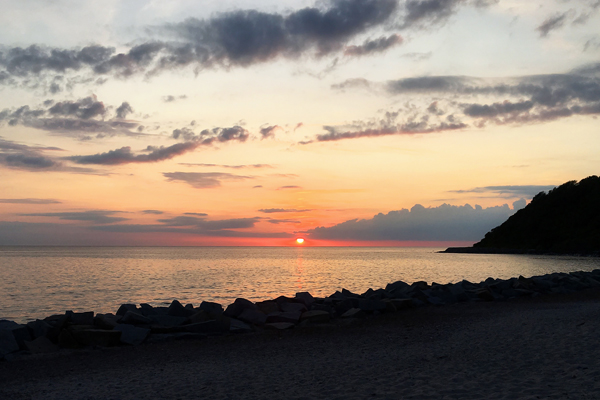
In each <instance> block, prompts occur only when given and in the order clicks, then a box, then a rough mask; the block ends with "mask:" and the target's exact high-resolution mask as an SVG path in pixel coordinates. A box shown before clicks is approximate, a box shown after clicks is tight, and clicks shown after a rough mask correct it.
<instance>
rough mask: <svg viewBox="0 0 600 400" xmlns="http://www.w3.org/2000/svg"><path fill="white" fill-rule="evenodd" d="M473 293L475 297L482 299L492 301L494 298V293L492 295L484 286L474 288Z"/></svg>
mask: <svg viewBox="0 0 600 400" xmlns="http://www.w3.org/2000/svg"><path fill="white" fill-rule="evenodd" d="M474 293H475V295H476V296H477V298H479V299H481V300H484V301H493V300H494V295H492V293H491V292H490V291H489V290H488V289H485V288H481V289H476V290H475V291H474Z"/></svg>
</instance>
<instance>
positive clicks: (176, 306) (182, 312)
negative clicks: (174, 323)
mask: <svg viewBox="0 0 600 400" xmlns="http://www.w3.org/2000/svg"><path fill="white" fill-rule="evenodd" d="M167 314H168V315H170V316H172V317H186V318H187V317H190V316H191V315H193V314H194V308H193V306H192V308H191V309H189V308H185V307H184V306H183V305H182V304H181V303H180V302H179V301H177V300H173V301H172V302H171V305H170V306H169V310H168V312H167Z"/></svg>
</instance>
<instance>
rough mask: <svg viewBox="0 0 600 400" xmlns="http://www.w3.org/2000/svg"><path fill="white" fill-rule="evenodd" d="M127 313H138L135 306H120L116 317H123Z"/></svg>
mask: <svg viewBox="0 0 600 400" xmlns="http://www.w3.org/2000/svg"><path fill="white" fill-rule="evenodd" d="M127 311H131V312H138V309H137V306H136V305H135V304H121V307H119V309H118V310H117V315H118V316H123V315H125V313H127Z"/></svg>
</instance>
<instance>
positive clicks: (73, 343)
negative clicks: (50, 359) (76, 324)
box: [58, 329, 81, 349]
mask: <svg viewBox="0 0 600 400" xmlns="http://www.w3.org/2000/svg"><path fill="white" fill-rule="evenodd" d="M58 346H59V347H62V348H65V349H77V348H79V347H81V345H80V344H79V342H78V341H77V340H75V337H74V336H73V334H72V333H71V332H70V331H69V330H68V329H63V330H61V331H60V334H59V335H58Z"/></svg>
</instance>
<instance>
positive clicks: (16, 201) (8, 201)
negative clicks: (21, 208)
mask: <svg viewBox="0 0 600 400" xmlns="http://www.w3.org/2000/svg"><path fill="white" fill-rule="evenodd" d="M0 203H5V204H38V205H39V204H61V203H62V202H61V201H58V200H54V199H0Z"/></svg>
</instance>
